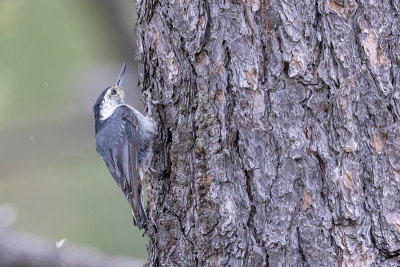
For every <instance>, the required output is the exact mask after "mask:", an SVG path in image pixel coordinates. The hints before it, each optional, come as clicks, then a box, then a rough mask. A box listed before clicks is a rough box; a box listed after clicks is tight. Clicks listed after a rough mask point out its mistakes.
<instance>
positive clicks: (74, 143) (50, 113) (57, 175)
mask: <svg viewBox="0 0 400 267" xmlns="http://www.w3.org/2000/svg"><path fill="white" fill-rule="evenodd" d="M135 18H136V15H135V7H134V2H133V1H130V0H118V1H115V0H108V1H107V0H99V1H95V0H57V1H52V0H0V227H11V228H12V229H13V230H16V231H22V232H30V233H34V234H36V235H39V236H41V237H44V238H46V239H48V240H50V241H52V242H55V241H57V240H60V239H62V238H66V239H68V241H69V244H71V243H72V244H76V245H81V246H90V247H96V248H98V249H99V250H100V251H101V252H104V253H107V254H120V255H121V254H125V255H129V256H133V257H137V258H147V252H146V240H145V238H144V237H142V232H141V231H139V230H137V228H135V227H133V225H132V215H131V212H130V208H129V205H128V202H127V201H126V200H125V199H124V196H123V195H122V193H121V192H120V190H119V188H118V187H117V185H116V184H115V182H114V180H113V179H112V177H111V176H110V174H109V172H108V170H107V168H106V166H105V164H104V163H103V161H102V160H101V159H100V157H99V156H98V155H97V154H96V151H95V139H94V120H93V115H92V106H93V104H94V102H95V100H96V98H97V96H98V94H99V93H100V92H101V91H102V90H103V89H104V88H106V87H107V86H108V85H111V84H112V83H114V82H115V80H116V78H117V76H118V74H119V71H120V68H121V66H122V63H123V62H124V61H127V77H126V79H125V81H124V83H125V91H126V95H127V98H128V99H127V102H128V103H129V104H131V105H133V106H135V107H136V108H138V109H139V110H142V106H141V104H140V95H139V94H138V92H137V78H136V75H137V67H136V63H135V62H134V56H135V51H134V49H135V46H136V45H135V43H136V42H135V40H134V25H135ZM5 207H6V208H5ZM10 207H11V208H10ZM15 215H17V216H15ZM6 216H8V217H6ZM10 218H11V219H10Z"/></svg>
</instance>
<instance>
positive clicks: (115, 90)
mask: <svg viewBox="0 0 400 267" xmlns="http://www.w3.org/2000/svg"><path fill="white" fill-rule="evenodd" d="M123 103H124V91H122V89H121V88H119V87H115V86H112V87H110V88H109V89H108V90H107V92H106V94H105V95H104V99H103V101H102V102H101V107H100V119H101V120H105V119H107V118H108V117H110V116H111V115H112V114H113V112H114V110H115V109H116V108H117V107H118V106H120V105H122V104H123Z"/></svg>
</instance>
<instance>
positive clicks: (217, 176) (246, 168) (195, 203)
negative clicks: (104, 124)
mask: <svg viewBox="0 0 400 267" xmlns="http://www.w3.org/2000/svg"><path fill="white" fill-rule="evenodd" d="M399 8H400V1H398V0H393V1H372V0H371V1H368V0H367V1H354V0H330V1H311V0H305V1H274V0H272V1H265V0H263V1H261V0H248V1H247V0H246V1H234V0H226V1H163V0H160V1H153V0H141V1H138V7H137V11H138V25H137V40H138V59H139V62H140V65H139V85H140V88H141V89H142V91H143V94H144V96H145V102H146V106H147V109H148V112H149V114H150V115H151V116H152V117H153V118H154V119H155V121H156V122H157V124H158V132H159V134H158V136H157V139H156V141H155V144H154V156H153V162H152V164H153V165H152V167H153V169H154V172H152V174H151V175H150V177H149V179H148V187H147V193H148V196H149V201H148V213H149V226H148V229H147V231H146V235H147V236H148V238H149V245H148V252H149V259H148V261H149V262H148V265H149V266H399V261H398V257H399V255H400V212H399V211H400V196H399V183H400V156H399V153H400V152H399V151H400V149H399V148H400V147H399V146H400V128H399V124H398V122H399V121H398V120H399V115H400V114H399V112H400V105H399V100H400V91H399V82H400V81H399V78H400V71H399V60H400V45H399V41H400V38H399V34H400V22H399Z"/></svg>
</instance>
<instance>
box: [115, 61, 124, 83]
mask: <svg viewBox="0 0 400 267" xmlns="http://www.w3.org/2000/svg"><path fill="white" fill-rule="evenodd" d="M125 69H126V63H125V62H124V65H123V66H122V69H121V72H120V73H119V76H118V79H117V82H116V83H115V87H117V88H122V82H123V81H124V75H125Z"/></svg>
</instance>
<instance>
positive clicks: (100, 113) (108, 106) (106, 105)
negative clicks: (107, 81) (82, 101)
mask: <svg viewBox="0 0 400 267" xmlns="http://www.w3.org/2000/svg"><path fill="white" fill-rule="evenodd" d="M125 68H126V64H125V63H124V65H123V66H122V69H121V72H120V74H119V76H118V79H117V82H116V83H115V84H114V85H113V86H110V87H108V88H107V89H105V90H104V91H103V92H102V93H101V94H100V96H99V97H98V98H97V101H96V103H95V104H94V107H93V111H94V115H95V118H96V119H100V120H105V119H107V118H108V117H110V116H111V115H112V114H113V112H114V110H115V109H116V108H117V107H118V106H119V105H121V104H123V103H124V96H125V93H124V91H123V90H122V82H123V80H124V75H125Z"/></svg>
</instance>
